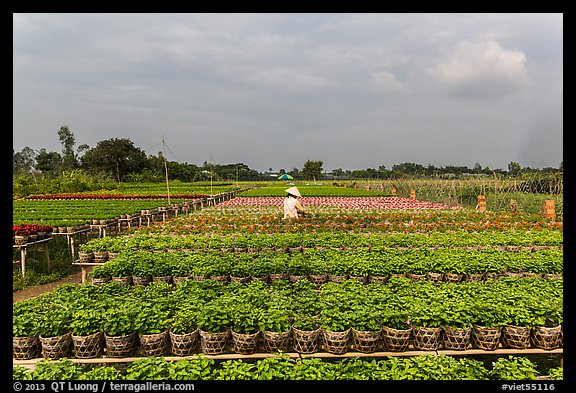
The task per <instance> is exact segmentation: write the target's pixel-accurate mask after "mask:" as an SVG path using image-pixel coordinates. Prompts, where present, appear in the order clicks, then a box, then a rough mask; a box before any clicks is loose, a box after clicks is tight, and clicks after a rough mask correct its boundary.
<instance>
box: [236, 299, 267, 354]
mask: <svg viewBox="0 0 576 393" xmlns="http://www.w3.org/2000/svg"><path fill="white" fill-rule="evenodd" d="M261 317H262V310H260V309H259V308H256V307H253V305H252V304H250V302H247V301H243V300H242V299H241V298H239V299H237V301H235V302H234V305H233V306H232V309H231V310H230V323H231V330H230V333H231V335H232V345H233V348H234V352H236V353H240V354H243V355H249V354H252V353H254V352H256V350H257V349H258V344H259V338H260V329H259V326H258V323H259V321H260V319H261Z"/></svg>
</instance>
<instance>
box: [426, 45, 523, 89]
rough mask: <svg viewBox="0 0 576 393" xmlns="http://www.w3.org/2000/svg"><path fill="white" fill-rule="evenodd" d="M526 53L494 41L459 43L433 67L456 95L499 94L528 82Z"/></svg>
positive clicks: (433, 71)
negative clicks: (506, 47)
mask: <svg viewBox="0 0 576 393" xmlns="http://www.w3.org/2000/svg"><path fill="white" fill-rule="evenodd" d="M526 61H527V60H526V55H525V54H524V53H523V52H522V51H519V50H506V49H504V48H502V46H501V45H500V44H499V43H498V42H496V41H486V42H468V41H464V42H460V43H459V44H458V45H456V46H455V47H453V48H452V50H451V51H450V53H448V55H447V56H446V57H445V58H444V59H442V60H441V61H440V62H438V63H437V64H436V66H435V67H433V68H432V70H431V72H432V74H433V75H434V76H435V77H436V78H438V79H439V80H440V81H441V82H443V83H445V84H447V85H448V86H449V87H451V88H452V89H453V90H454V91H455V92H456V93H457V94H458V95H465V96H489V97H492V96H498V95H505V94H507V93H510V92H514V91H517V90H519V89H522V88H525V87H527V86H529V85H530V79H529V77H528V73H527V69H526Z"/></svg>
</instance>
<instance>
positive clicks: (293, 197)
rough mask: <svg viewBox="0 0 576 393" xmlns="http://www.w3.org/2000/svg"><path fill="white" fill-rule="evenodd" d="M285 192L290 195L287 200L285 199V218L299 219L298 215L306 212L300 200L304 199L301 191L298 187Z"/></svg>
mask: <svg viewBox="0 0 576 393" xmlns="http://www.w3.org/2000/svg"><path fill="white" fill-rule="evenodd" d="M284 191H286V192H287V193H288V195H286V198H284V218H295V219H298V218H299V216H298V214H299V213H304V212H305V210H304V207H303V206H302V204H301V203H300V201H299V200H298V199H299V198H301V197H302V195H301V194H300V190H298V188H297V187H291V188H289V189H287V190H284Z"/></svg>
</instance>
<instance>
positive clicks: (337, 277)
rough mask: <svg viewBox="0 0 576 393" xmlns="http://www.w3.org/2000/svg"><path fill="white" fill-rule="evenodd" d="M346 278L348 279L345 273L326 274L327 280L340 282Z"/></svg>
mask: <svg viewBox="0 0 576 393" xmlns="http://www.w3.org/2000/svg"><path fill="white" fill-rule="evenodd" d="M347 279H348V276H347V275H344V276H342V275H334V274H328V281H330V282H336V283H340V282H343V281H344V280H347Z"/></svg>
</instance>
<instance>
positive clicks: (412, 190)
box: [410, 189, 416, 201]
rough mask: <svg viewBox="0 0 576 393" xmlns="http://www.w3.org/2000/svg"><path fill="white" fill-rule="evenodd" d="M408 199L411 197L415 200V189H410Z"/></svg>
mask: <svg viewBox="0 0 576 393" xmlns="http://www.w3.org/2000/svg"><path fill="white" fill-rule="evenodd" d="M410 199H412V200H413V201H415V200H416V190H415V189H411V190H410Z"/></svg>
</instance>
